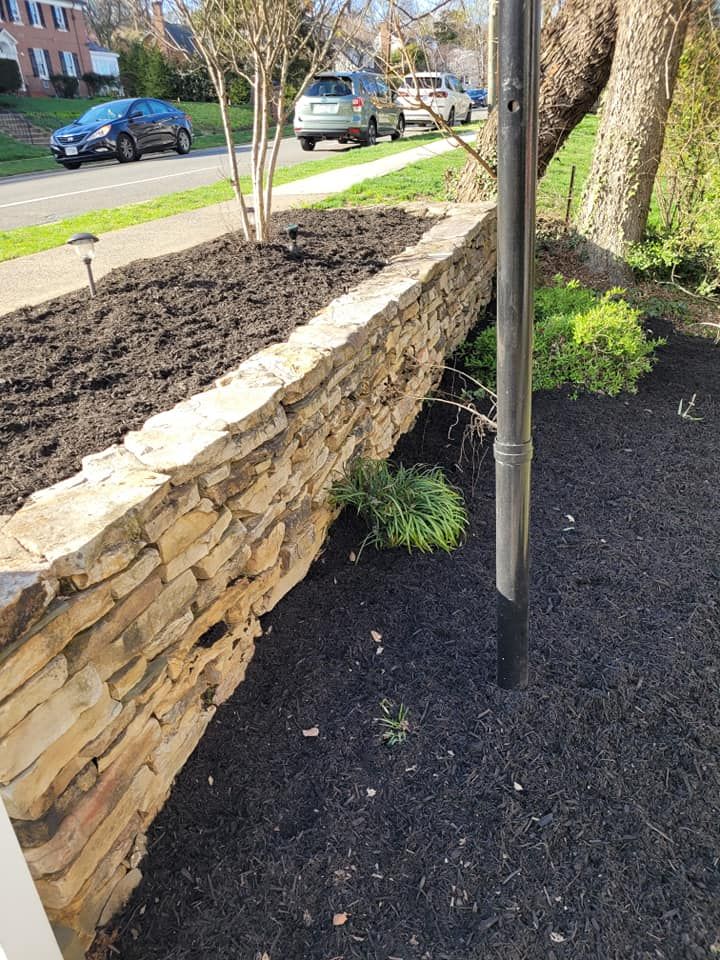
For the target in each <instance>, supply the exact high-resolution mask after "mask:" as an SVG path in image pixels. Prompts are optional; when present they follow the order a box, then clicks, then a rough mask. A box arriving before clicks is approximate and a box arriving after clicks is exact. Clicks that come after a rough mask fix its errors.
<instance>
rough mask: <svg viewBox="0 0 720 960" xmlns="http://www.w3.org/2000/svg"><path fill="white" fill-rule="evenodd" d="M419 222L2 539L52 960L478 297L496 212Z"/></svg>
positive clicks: (18, 767)
mask: <svg viewBox="0 0 720 960" xmlns="http://www.w3.org/2000/svg"><path fill="white" fill-rule="evenodd" d="M431 212H432V213H433V214H438V213H444V214H445V215H444V216H443V217H442V219H440V220H438V221H435V222H433V223H432V225H430V227H429V229H428V231H427V232H426V234H425V235H424V236H423V238H422V239H421V240H420V242H419V243H417V244H416V245H415V246H414V247H410V248H408V249H407V250H406V251H404V253H402V254H401V255H399V256H397V257H395V258H394V259H393V260H392V261H391V263H390V265H389V266H388V267H387V268H385V269H384V270H383V271H381V272H380V273H379V274H377V275H376V276H375V277H373V278H372V279H370V280H369V281H366V282H365V283H363V285H362V287H361V288H359V289H358V290H355V291H353V292H351V293H349V294H347V295H345V296H342V297H340V298H338V299H336V300H334V301H333V302H332V303H331V304H330V305H329V306H328V307H327V308H326V309H324V310H323V311H321V312H320V313H319V314H318V315H317V316H315V317H314V318H313V320H311V321H310V323H308V324H306V325H304V326H301V327H298V328H297V329H296V330H295V331H294V332H293V333H292V335H291V336H290V338H289V340H288V341H287V342H286V343H282V344H277V345H274V346H271V347H268V348H267V349H265V350H262V351H261V352H259V353H257V354H255V355H254V356H252V357H251V358H250V359H249V360H247V361H246V362H244V363H242V364H241V365H240V366H239V367H238V368H237V369H235V370H233V371H231V372H229V373H228V374H227V375H225V376H223V377H222V378H221V379H220V380H218V381H217V382H216V385H215V386H214V387H213V389H210V390H207V391H205V392H204V393H201V394H198V395H196V396H194V397H192V398H191V399H189V400H187V401H185V402H183V403H180V404H178V405H177V406H176V407H174V408H173V409H172V410H170V411H167V412H165V413H161V414H159V415H157V416H154V417H152V418H151V419H150V420H148V421H147V422H146V423H145V425H144V426H143V427H142V429H140V430H138V431H134V432H132V433H130V434H128V435H127V437H126V438H125V440H124V443H123V445H122V446H116V447H112V448H110V449H108V450H105V451H103V452H102V453H99V454H97V455H93V456H89V457H86V458H85V459H84V460H83V469H82V472H81V473H79V474H78V475H77V476H74V477H71V478H70V479H69V480H66V481H64V482H62V483H58V484H56V485H55V486H53V487H50V488H49V489H46V490H43V491H41V492H39V493H37V494H35V495H34V496H33V497H32V498H31V499H30V501H29V502H28V504H27V505H26V506H25V507H23V509H22V510H20V511H19V512H18V513H16V514H15V515H13V516H12V517H10V518H7V519H6V520H5V523H4V524H3V526H2V530H0V795H1V796H2V798H3V801H4V803H5V805H6V807H7V810H8V812H9V814H10V816H11V817H12V819H13V823H14V826H15V829H16V832H17V835H18V837H19V839H20V842H21V845H22V847H23V850H24V854H25V857H26V860H27V863H28V865H29V867H30V870H31V873H32V875H33V877H34V878H35V882H36V885H37V888H38V891H39V893H40V896H41V898H42V901H43V903H44V905H45V908H46V910H47V912H48V914H49V916H50V918H51V920H52V921H53V923H54V924H55V926H56V929H57V930H58V932H59V935H60V938H61V939H63V941H64V942H65V943H66V944H67V947H66V951H67V953H68V955H69V954H70V953H71V952H72V944H73V943H74V944H75V946H76V947H77V946H78V945H80V946H81V947H87V945H88V944H89V943H90V942H91V941H92V939H93V936H94V933H95V930H96V928H97V927H98V926H99V925H102V924H104V923H105V922H107V921H108V920H109V919H110V918H111V916H112V915H113V913H114V912H115V911H116V910H117V909H118V908H119V906H120V905H121V904H122V903H123V902H124V901H125V900H126V899H127V897H128V896H129V894H130V893H131V891H132V890H133V888H134V887H135V886H136V885H137V883H138V882H139V880H140V878H141V872H140V865H141V862H142V857H143V854H144V852H145V839H144V837H145V830H146V828H147V826H148V824H149V823H150V822H151V821H152V819H153V817H154V816H155V815H156V814H157V812H158V811H159V810H160V808H161V807H162V805H163V803H164V802H165V800H166V798H167V795H168V792H169V791H170V788H171V786H172V783H173V780H174V778H175V776H176V774H177V773H178V771H179V770H180V769H181V768H182V766H183V764H184V763H185V761H186V760H187V758H188V756H189V755H190V753H191V752H192V750H193V749H194V747H195V746H196V744H197V742H198V741H199V739H200V737H201V736H202V734H203V731H204V730H205V728H206V727H207V725H208V723H209V722H210V721H211V720H212V717H213V714H214V713H215V711H216V710H217V707H218V705H219V704H221V703H223V701H225V700H226V699H227V698H228V697H229V696H230V695H231V694H232V693H233V691H234V690H235V688H236V687H237V686H238V684H239V683H240V682H241V680H242V679H243V676H244V674H245V671H246V669H247V666H248V663H249V662H250V660H251V658H252V655H253V649H254V644H255V642H256V640H257V638H258V637H259V636H260V635H261V632H262V630H261V626H260V617H261V616H262V615H263V614H264V613H266V612H267V611H268V610H270V609H272V607H274V606H275V604H276V603H277V602H278V601H279V600H280V599H281V597H283V596H284V595H285V594H286V593H287V592H288V591H289V590H290V589H291V588H292V587H293V586H294V585H295V584H297V583H298V582H299V581H300V580H302V578H303V577H304V576H305V574H306V572H307V570H308V568H309V566H310V564H311V563H312V561H313V559H314V558H315V557H316V555H317V553H318V551H319V549H320V547H321V545H322V543H323V540H324V538H325V535H326V533H327V529H328V526H329V524H330V523H331V521H332V519H333V512H332V509H331V508H330V506H329V503H328V491H329V488H330V485H331V483H332V481H333V479H334V478H335V477H337V476H338V475H340V474H341V473H342V472H343V470H344V469H345V468H346V466H347V465H348V463H349V462H350V461H351V460H352V459H353V458H354V457H357V456H358V455H362V456H366V457H378V458H383V457H386V456H387V455H388V454H389V453H390V452H391V451H392V449H393V447H394V446H395V443H396V442H397V440H398V438H399V437H400V436H401V434H403V433H404V432H405V431H407V430H408V429H410V427H411V426H412V424H413V422H414V420H415V418H416V416H417V414H418V412H419V410H420V407H421V405H422V398H423V397H426V396H427V395H428V394H429V393H430V392H431V390H432V388H433V386H434V385H435V384H436V383H437V381H438V379H439V377H440V375H441V372H442V365H443V362H444V359H445V357H446V356H447V355H448V353H450V352H451V351H453V350H454V349H455V348H456V347H457V346H458V345H459V344H460V343H461V342H462V341H463V339H464V338H465V336H466V334H467V332H468V330H469V329H470V328H471V327H472V326H473V325H474V324H475V323H476V321H477V320H478V317H479V316H480V314H481V311H482V308H483V307H484V305H485V304H486V303H487V302H488V300H489V298H490V292H491V284H492V278H493V275H494V273H495V211H494V208H493V207H492V206H490V205H473V206H454V207H451V208H447V209H445V208H443V209H442V210H437V209H433V210H432V211H431ZM267 642H271V641H267Z"/></svg>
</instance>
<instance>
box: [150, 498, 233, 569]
mask: <svg viewBox="0 0 720 960" xmlns="http://www.w3.org/2000/svg"><path fill="white" fill-rule="evenodd" d="M209 502H210V501H208V503H209ZM231 520H232V513H231V512H230V511H229V510H228V509H227V508H226V507H221V508H220V514H219V516H218V518H217V520H216V521H215V523H214V524H213V525H212V527H211V528H210V529H209V530H208V531H207V532H206V533H204V534H203V535H202V536H201V537H200V538H199V539H198V540H196V541H195V542H194V543H191V544H190V546H189V547H188V548H187V549H186V550H184V551H183V552H182V553H181V554H178V556H176V557H173V559H172V560H170V561H169V562H168V563H166V564H164V565H163V566H162V567H161V575H162V578H163V580H166V581H167V580H174V579H175V577H177V576H179V574H181V573H182V572H183V570H187V569H188V568H189V567H194V566H195V564H196V563H199V562H201V561H202V560H203V558H205V557H207V555H208V554H209V553H210V551H211V550H213V549H214V548H215V547H216V546H217V544H218V542H219V541H220V538H221V537H222V535H223V534H224V533H225V530H226V529H227V527H228V526H229V525H230V522H231Z"/></svg>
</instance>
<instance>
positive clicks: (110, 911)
mask: <svg viewBox="0 0 720 960" xmlns="http://www.w3.org/2000/svg"><path fill="white" fill-rule="evenodd" d="M141 880H142V873H141V871H140V870H138V869H137V868H135V869H134V870H128V872H127V873H126V874H125V876H124V877H123V878H122V880H120V881H119V882H118V883H117V884H116V885H115V887H114V888H113V891H112V893H111V894H110V896H109V897H108V900H107V903H106V904H105V907H104V909H103V912H102V913H101V914H100V919H99V920H98V926H99V927H104V926H105V924H106V923H110V921H111V920H112V918H113V917H114V916H115V914H116V913H117V912H118V910H121V909H122V908H123V907H124V906H125V904H126V903H127V902H128V900H129V899H130V895H131V894H132V892H133V890H134V889H135V887H137V886H138V884H139V883H140V881H141Z"/></svg>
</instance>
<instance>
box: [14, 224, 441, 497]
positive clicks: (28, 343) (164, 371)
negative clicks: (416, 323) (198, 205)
mask: <svg viewBox="0 0 720 960" xmlns="http://www.w3.org/2000/svg"><path fill="white" fill-rule="evenodd" d="M290 219H296V220H297V221H298V223H299V224H300V238H299V244H300V250H301V255H300V256H299V257H297V258H294V257H292V256H291V255H290V254H289V253H288V250H287V239H286V237H285V234H284V228H285V226H286V225H287V223H288V221H289V220H290ZM273 226H274V230H275V234H276V241H275V242H273V243H271V244H269V245H266V246H263V247H259V246H257V245H255V244H248V243H245V242H244V241H243V240H242V239H241V238H240V237H239V235H236V234H230V235H226V236H224V237H221V238H220V239H218V240H213V241H212V242H210V243H205V244H202V245H200V246H197V247H193V248H191V249H189V250H185V251H183V252H182V253H177V254H173V255H172V256H168V257H159V258H157V259H154V260H141V261H138V262H135V263H133V264H131V265H130V266H128V267H125V268H123V269H122V270H115V271H113V272H112V273H110V274H109V275H108V276H107V277H105V278H104V279H103V280H101V281H100V282H99V283H98V296H97V297H96V299H94V300H91V299H90V298H89V297H88V296H87V295H86V293H85V291H80V292H78V293H74V294H71V295H69V296H66V297H62V298H59V299H57V300H52V301H49V302H48V303H45V304H42V305H41V306H39V307H31V308H26V309H23V310H18V311H16V312H15V313H12V314H9V315H8V316H5V317H2V319H1V320H0V461H1V463H2V466H1V467H0V513H3V512H6V513H9V512H12V511H14V510H16V509H17V508H18V507H19V506H21V504H22V502H23V501H24V500H25V498H26V497H27V496H28V495H29V494H30V493H32V492H33V491H34V490H38V489H41V488H43V487H46V486H48V485H50V484H52V483H55V482H56V481H58V480H61V479H63V478H64V477H67V476H70V475H71V474H72V473H74V472H75V471H77V470H79V469H80V465H81V463H80V461H81V458H82V457H83V456H85V455H86V454H89V453H95V452H98V451H100V450H103V449H104V448H105V447H107V446H109V445H110V444H112V443H116V442H117V441H119V440H120V439H121V438H122V437H123V435H124V434H125V433H127V431H128V430H134V429H136V428H137V427H139V426H141V425H142V424H143V423H144V421H145V420H146V419H147V418H148V417H149V416H151V415H152V414H153V413H158V412H160V411H162V410H166V409H168V408H169V407H171V406H173V405H174V404H175V403H177V402H178V401H179V400H183V399H186V398H187V397H189V396H191V395H192V394H194V393H197V392H198V391H200V390H202V389H203V388H205V387H207V386H209V385H210V384H212V382H213V380H214V379H215V378H217V377H219V376H221V375H222V374H223V373H225V372H226V371H228V370H231V369H232V368H233V366H236V365H237V364H238V363H239V362H240V361H242V360H244V359H246V358H247V357H249V356H250V355H251V354H253V353H255V352H256V351H257V350H259V349H261V348H262V347H264V346H267V345H268V344H269V343H276V342H278V341H282V340H285V339H286V338H287V336H288V334H289V333H290V332H291V331H292V330H293V328H294V327H296V326H297V325H298V324H301V323H305V322H306V321H307V320H309V319H310V318H311V317H312V316H313V315H314V314H315V313H316V312H317V311H318V310H319V309H320V308H322V307H323V306H325V305H326V304H327V303H329V302H330V301H331V300H332V299H333V298H335V297H337V296H340V295H341V294H343V293H346V292H347V291H348V290H350V289H351V288H352V287H355V286H357V285H358V284H360V283H362V281H363V280H364V279H366V278H367V277H369V276H371V275H372V274H373V273H376V272H377V271H378V270H380V269H381V268H382V267H383V266H384V265H385V264H386V263H387V261H388V259H389V258H390V257H392V256H394V255H395V254H397V253H400V252H401V251H402V250H403V249H404V248H405V247H407V246H408V245H410V244H412V243H415V242H416V241H417V240H418V239H419V238H420V236H421V235H422V234H423V233H424V232H425V230H427V229H428V226H429V224H428V221H427V220H422V219H418V218H417V217H414V216H411V215H410V214H408V213H405V212H404V211H402V210H397V209H393V208H391V207H388V208H386V209H383V210H377V209H374V210H371V211H370V210H326V211H319V210H303V211H302V212H296V213H293V214H292V218H291V216H290V214H289V213H285V214H282V215H276V217H275V218H274V221H273ZM78 267H79V269H83V268H82V266H81V265H79V264H78Z"/></svg>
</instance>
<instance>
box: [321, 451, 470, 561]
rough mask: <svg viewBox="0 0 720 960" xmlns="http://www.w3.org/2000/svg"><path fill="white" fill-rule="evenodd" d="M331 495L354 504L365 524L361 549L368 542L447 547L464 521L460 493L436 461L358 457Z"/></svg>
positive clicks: (418, 547)
mask: <svg viewBox="0 0 720 960" xmlns="http://www.w3.org/2000/svg"><path fill="white" fill-rule="evenodd" d="M331 497H332V500H333V502H334V503H335V504H336V505H337V506H341V507H345V506H351V507H354V508H355V510H356V511H357V513H358V515H359V516H360V517H361V518H362V519H363V520H364V521H365V522H366V523H367V525H368V527H369V528H370V529H369V532H368V535H367V537H366V538H365V540H364V541H363V543H362V546H361V548H360V552H362V549H363V548H364V547H365V544H367V543H371V544H372V545H373V546H375V547H377V548H378V549H383V548H387V547H406V548H407V549H408V550H409V551H412V550H421V551H422V552H423V553H429V552H430V551H432V550H445V551H447V552H450V551H451V550H453V549H455V547H457V546H458V545H459V543H460V540H461V539H462V535H463V532H464V530H465V528H466V526H467V523H468V516H467V511H466V510H465V504H464V502H463V497H462V494H461V493H460V491H459V490H456V489H455V487H453V486H451V485H450V484H449V483H448V481H447V480H446V478H445V475H444V474H443V472H442V470H441V469H440V468H439V467H426V466H421V465H418V466H413V467H403V466H402V464H399V465H397V464H392V463H389V462H388V461H386V460H367V459H361V460H358V461H356V463H355V464H354V466H353V467H352V469H351V470H350V472H349V473H348V474H347V475H346V476H345V477H343V478H342V479H341V480H338V481H337V482H336V483H335V484H334V485H333V487H332V491H331Z"/></svg>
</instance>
